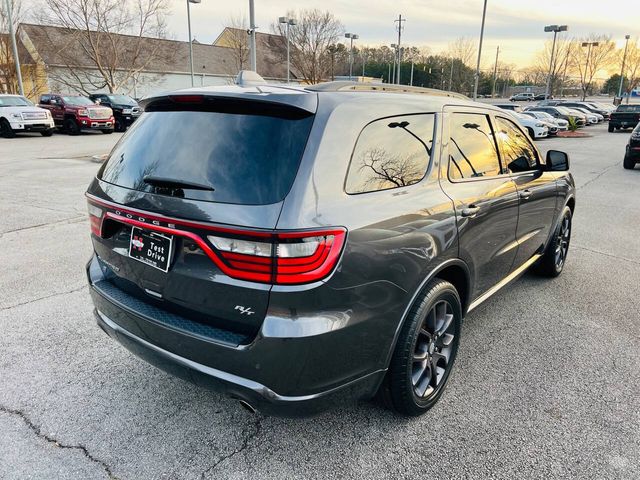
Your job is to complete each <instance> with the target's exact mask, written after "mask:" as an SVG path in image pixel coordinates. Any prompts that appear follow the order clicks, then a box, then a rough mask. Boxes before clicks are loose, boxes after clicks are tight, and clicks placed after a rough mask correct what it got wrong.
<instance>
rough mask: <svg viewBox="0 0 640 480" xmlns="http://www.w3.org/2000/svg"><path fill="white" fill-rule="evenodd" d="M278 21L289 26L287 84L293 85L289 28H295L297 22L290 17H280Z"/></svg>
mask: <svg viewBox="0 0 640 480" xmlns="http://www.w3.org/2000/svg"><path fill="white" fill-rule="evenodd" d="M278 21H279V22H280V23H284V24H286V25H287V83H291V54H290V49H291V42H290V41H289V27H293V26H294V25H295V24H296V21H295V19H293V18H289V17H280V18H279V19H278Z"/></svg>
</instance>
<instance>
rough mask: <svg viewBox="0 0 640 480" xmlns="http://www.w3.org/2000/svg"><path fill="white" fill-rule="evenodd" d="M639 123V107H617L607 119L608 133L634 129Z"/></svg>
mask: <svg viewBox="0 0 640 480" xmlns="http://www.w3.org/2000/svg"><path fill="white" fill-rule="evenodd" d="M638 123H640V105H618V108H616V110H615V111H614V112H613V113H611V117H610V118H609V132H610V133H611V132H613V131H614V130H620V129H623V130H626V129H627V128H634V127H635V126H636V125H637V124H638Z"/></svg>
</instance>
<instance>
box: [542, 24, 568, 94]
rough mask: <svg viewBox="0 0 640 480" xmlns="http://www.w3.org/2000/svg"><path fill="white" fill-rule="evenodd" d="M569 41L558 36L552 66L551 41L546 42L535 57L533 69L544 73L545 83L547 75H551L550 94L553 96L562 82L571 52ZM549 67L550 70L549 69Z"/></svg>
mask: <svg viewBox="0 0 640 480" xmlns="http://www.w3.org/2000/svg"><path fill="white" fill-rule="evenodd" d="M571 44H572V42H571V40H570V39H568V38H566V37H563V36H559V37H558V38H557V39H556V46H555V53H554V55H553V64H551V49H552V48H553V40H547V41H546V42H545V43H544V48H543V49H542V51H540V52H539V53H538V55H537V56H536V58H535V60H534V63H533V67H534V68H535V69H536V70H537V71H539V72H545V81H546V78H547V76H548V75H549V73H550V74H551V84H550V92H549V93H550V94H553V93H554V92H555V91H556V90H557V89H559V88H560V85H561V83H562V80H563V74H564V70H565V65H566V64H567V60H568V58H569V54H570V52H571ZM549 67H551V69H549Z"/></svg>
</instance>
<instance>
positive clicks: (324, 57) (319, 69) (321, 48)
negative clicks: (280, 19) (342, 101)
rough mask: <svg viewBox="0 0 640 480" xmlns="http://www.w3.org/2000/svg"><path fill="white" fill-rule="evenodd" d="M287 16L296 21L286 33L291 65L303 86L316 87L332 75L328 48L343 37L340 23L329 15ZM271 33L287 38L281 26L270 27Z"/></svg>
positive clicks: (316, 12)
mask: <svg viewBox="0 0 640 480" xmlns="http://www.w3.org/2000/svg"><path fill="white" fill-rule="evenodd" d="M287 16H288V17H289V18H295V19H296V26H294V27H293V28H291V29H290V30H289V38H290V40H291V64H292V65H293V67H294V68H295V69H296V70H297V71H298V72H299V73H300V75H301V77H302V79H304V80H305V81H306V82H309V83H318V82H320V81H322V80H324V79H326V78H327V77H329V75H330V74H331V60H332V55H331V54H330V53H329V47H330V46H331V45H335V44H336V43H337V41H338V39H339V38H340V37H341V36H342V34H343V32H344V27H343V26H342V23H340V21H339V20H338V19H336V18H335V17H334V16H333V14H332V13H330V12H322V11H320V10H301V11H299V12H298V13H296V12H288V13H287ZM271 29H272V30H273V32H275V33H276V34H278V35H282V36H284V35H285V34H286V32H285V27H284V26H283V25H281V24H280V23H274V24H272V25H271ZM285 48H286V45H285ZM285 54H286V52H285Z"/></svg>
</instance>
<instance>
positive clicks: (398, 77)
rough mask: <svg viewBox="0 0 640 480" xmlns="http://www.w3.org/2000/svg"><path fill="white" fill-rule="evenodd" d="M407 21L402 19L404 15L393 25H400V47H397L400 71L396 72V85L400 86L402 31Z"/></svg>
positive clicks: (397, 26) (398, 26) (399, 16)
mask: <svg viewBox="0 0 640 480" xmlns="http://www.w3.org/2000/svg"><path fill="white" fill-rule="evenodd" d="M406 21H407V20H406V19H404V18H402V14H400V15H398V19H397V20H394V21H393V23H397V24H398V25H396V30H398V45H397V49H398V51H397V54H398V71H397V72H396V75H397V81H396V82H395V83H397V84H398V85H400V63H401V62H402V50H401V45H402V30H403V29H404V26H403V25H402V22H406Z"/></svg>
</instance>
